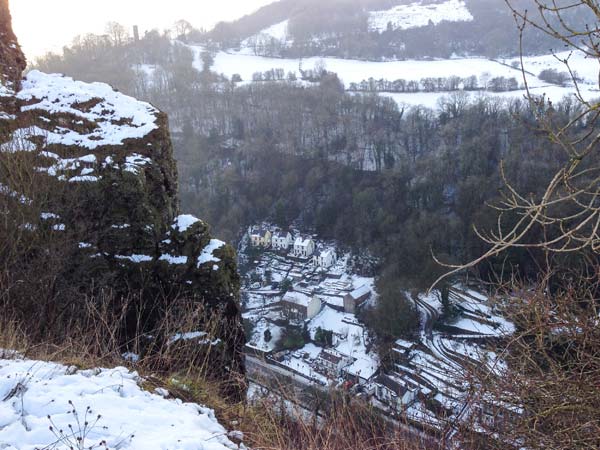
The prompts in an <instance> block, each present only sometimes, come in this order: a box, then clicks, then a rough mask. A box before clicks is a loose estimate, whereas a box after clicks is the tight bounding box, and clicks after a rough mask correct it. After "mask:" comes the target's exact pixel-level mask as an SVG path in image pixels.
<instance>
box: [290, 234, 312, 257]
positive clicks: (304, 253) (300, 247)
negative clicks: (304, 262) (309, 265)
mask: <svg viewBox="0 0 600 450" xmlns="http://www.w3.org/2000/svg"><path fill="white" fill-rule="evenodd" d="M314 252H315V241H313V240H312V239H311V238H309V237H302V236H298V237H297V238H296V240H295V241H294V256H297V257H300V258H309V257H311V256H312V255H313V253H314Z"/></svg>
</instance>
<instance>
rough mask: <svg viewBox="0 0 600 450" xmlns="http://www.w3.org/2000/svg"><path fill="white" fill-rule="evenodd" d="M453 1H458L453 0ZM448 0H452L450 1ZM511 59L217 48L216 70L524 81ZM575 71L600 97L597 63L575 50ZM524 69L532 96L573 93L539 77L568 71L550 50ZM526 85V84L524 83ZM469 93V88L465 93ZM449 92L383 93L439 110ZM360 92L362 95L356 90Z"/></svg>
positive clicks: (588, 92)
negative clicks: (301, 54)
mask: <svg viewBox="0 0 600 450" xmlns="http://www.w3.org/2000/svg"><path fill="white" fill-rule="evenodd" d="M452 1H455V0H452ZM448 3H449V2H448ZM192 49H194V50H195V53H196V55H197V57H196V60H195V63H194V64H195V65H196V66H197V67H198V68H202V61H201V59H200V57H199V55H200V53H201V51H202V48H201V47H192ZM557 56H559V57H560V58H565V57H566V56H567V54H566V53H564V52H563V53H559V54H557ZM512 62H514V61H513V60H506V61H494V60H490V59H486V58H480V57H471V58H466V57H462V58H451V59H438V60H428V61H424V60H404V61H385V62H381V61H360V60H352V59H340V58H332V57H325V58H319V57H312V58H304V59H282V58H269V57H263V56H255V55H252V54H249V53H247V52H246V53H228V52H223V51H222V52H219V53H217V55H216V57H215V63H214V66H213V70H214V71H215V72H218V73H222V74H224V75H226V76H228V77H231V76H232V75H233V74H236V73H237V74H240V75H241V77H242V78H243V79H244V80H251V79H252V75H253V74H254V73H255V72H265V71H268V70H271V69H277V68H282V69H284V71H285V72H286V73H288V72H293V73H295V74H296V76H298V77H300V72H299V69H300V67H302V68H303V69H304V70H306V69H310V68H312V67H314V66H315V65H317V63H323V64H324V65H325V67H326V69H327V70H328V71H330V72H335V73H337V74H338V76H339V77H340V79H341V80H342V81H343V82H344V84H345V86H346V88H348V87H349V86H350V84H351V83H360V82H361V81H363V80H368V79H369V78H373V79H375V80H380V79H385V80H389V81H395V80H398V79H404V80H407V81H419V80H421V79H422V78H438V77H440V76H443V77H450V76H457V77H461V78H468V77H471V76H475V77H476V78H477V79H478V80H479V81H480V82H481V84H483V82H484V81H485V80H486V79H487V80H489V79H492V78H495V77H505V78H515V79H516V80H517V82H518V83H519V85H523V74H522V72H521V70H520V69H519V68H514V67H512V66H511V65H510V64H511V63H512ZM570 63H571V65H572V68H573V70H575V71H577V72H578V73H579V75H580V76H582V77H584V79H585V81H586V83H587V84H582V86H580V87H581V90H582V95H583V97H584V99H586V100H592V99H594V98H597V97H600V91H598V86H597V84H596V85H594V84H592V82H594V80H596V81H595V83H597V76H598V75H597V73H598V69H599V67H598V64H596V63H595V62H594V61H591V60H589V59H586V58H585V56H584V55H583V54H581V53H574V54H573V55H572V56H571V58H570ZM524 66H525V68H526V70H530V71H531V72H532V73H533V74H534V75H528V76H527V82H528V85H529V87H530V88H531V93H532V94H534V95H542V94H546V95H547V96H548V97H550V99H551V100H552V101H554V102H558V101H560V100H562V98H563V97H564V96H572V95H573V94H574V93H575V89H574V87H573V86H564V87H563V86H556V85H549V84H548V83H547V82H544V81H542V80H540V79H538V78H537V75H538V74H539V72H540V71H541V70H543V69H544V68H557V69H558V70H561V71H564V70H565V67H564V65H563V64H562V63H560V62H559V61H557V60H556V58H554V57H553V56H552V55H543V56H534V57H526V58H524ZM521 87H522V86H521ZM465 93H466V92H465ZM449 94H451V93H450V92H417V93H380V95H383V96H386V97H389V98H391V99H393V100H394V101H396V103H398V104H399V105H422V106H425V107H428V108H431V109H437V107H438V104H439V101H440V99H442V98H443V97H447V96H448V95H449ZM466 94H467V95H469V96H470V97H471V98H476V97H477V96H480V95H487V96H491V97H497V98H500V99H515V98H516V99H523V98H524V97H525V95H526V94H527V92H526V91H525V90H524V89H520V90H515V91H510V92H498V93H495V92H487V93H480V92H473V93H466ZM357 95H361V94H358V93H357Z"/></svg>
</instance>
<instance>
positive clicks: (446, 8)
mask: <svg viewBox="0 0 600 450" xmlns="http://www.w3.org/2000/svg"><path fill="white" fill-rule="evenodd" d="M444 20H445V21H448V22H469V21H472V20H473V16H472V15H471V13H470V12H469V10H468V8H467V6H466V5H465V2H464V1H463V0H446V1H444V2H442V3H437V4H423V2H420V1H419V2H415V3H411V4H408V5H398V6H395V7H393V8H391V9H388V10H385V11H371V12H370V13H369V29H370V30H371V31H378V32H380V33H381V32H384V31H386V30H388V28H389V27H390V26H391V29H393V30H398V29H402V30H406V29H409V28H418V27H424V26H426V25H428V24H429V22H430V21H431V22H432V23H433V24H435V25H437V24H438V23H440V22H442V21H444Z"/></svg>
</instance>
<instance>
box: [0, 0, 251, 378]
mask: <svg viewBox="0 0 600 450" xmlns="http://www.w3.org/2000/svg"><path fill="white" fill-rule="evenodd" d="M24 61H25V59H24V57H23V54H22V53H21V51H20V49H19V46H18V43H17V42H16V39H15V37H14V34H13V32H12V30H11V26H10V16H9V13H8V2H7V0H0V153H4V155H18V154H27V155H29V156H31V161H32V164H33V165H34V169H35V173H37V174H41V175H40V176H42V177H43V180H44V183H48V184H49V186H50V189H49V191H50V192H55V193H56V195H54V196H52V198H51V199H49V202H48V203H47V204H46V205H45V210H44V211H43V212H42V219H43V222H44V224H45V225H46V226H47V227H48V228H49V229H50V230H52V231H54V232H60V233H63V234H65V235H68V237H69V238H68V239H66V240H65V242H66V244H65V245H66V247H67V248H64V249H63V250H64V252H65V254H67V255H69V256H68V260H69V263H68V264H67V265H66V266H65V268H64V270H62V271H61V274H60V284H62V285H63V286H64V287H65V288H68V289H69V290H71V291H76V292H77V293H78V294H79V295H81V297H86V298H94V297H95V296H97V295H98V293H99V292H105V291H107V290H109V291H110V292H111V293H112V295H113V297H114V298H116V299H117V300H118V299H121V301H122V304H123V305H124V304H127V305H128V306H127V307H128V308H129V309H130V310H129V311H127V315H128V317H129V320H128V321H126V325H125V328H126V329H125V333H124V337H123V339H122V340H123V345H124V350H127V349H126V348H125V347H126V343H127V342H128V340H129V339H132V338H133V337H134V336H139V335H140V334H143V333H152V332H153V331H154V330H155V329H156V327H157V326H158V324H159V323H160V322H161V321H162V320H163V319H164V315H165V314H166V311H169V312H170V313H172V312H173V311H174V310H175V311H176V310H180V311H185V310H189V309H191V308H194V307H198V306H201V307H202V308H203V310H204V314H202V315H201V316H198V318H197V319H196V320H197V326H196V330H193V331H197V334H196V336H201V335H202V336H205V335H204V332H205V331H204V329H205V328H206V327H209V326H210V328H211V333H210V335H211V340H210V342H209V343H207V342H204V341H206V339H204V341H202V342H200V341H198V342H197V345H209V346H211V347H215V348H216V350H218V351H215V348H213V349H211V351H210V355H211V356H210V357H211V358H212V359H213V361H211V363H210V364H209V366H210V367H212V371H213V372H214V374H215V376H219V377H222V376H223V375H226V374H227V373H229V374H231V373H239V374H243V369H244V366H243V358H242V352H241V350H242V348H243V345H244V333H243V327H242V322H241V316H240V311H239V307H238V302H239V279H238V275H237V268H236V264H235V255H234V251H233V249H232V248H231V247H229V246H228V245H226V244H225V243H223V242H220V241H218V240H216V239H213V238H212V237H211V235H210V232H209V227H208V226H207V225H206V224H205V223H204V222H203V221H201V220H199V219H197V218H195V217H192V216H189V215H181V213H180V211H179V205H178V201H177V195H178V192H177V169H176V163H175V160H174V158H173V149H172V144H171V139H170V135H169V131H168V121H167V117H166V116H165V115H164V114H163V113H161V112H160V111H158V110H157V109H156V108H154V107H153V106H152V105H150V104H147V103H143V102H139V101H137V100H135V99H133V98H131V97H128V96H125V95H123V94H120V93H118V92H116V91H114V90H113V89H112V88H111V87H110V86H108V85H106V84H102V83H92V84H87V83H82V82H78V81H74V80H73V79H71V78H67V77H63V76H61V75H48V74H44V73H41V72H37V71H32V72H30V73H28V74H27V75H26V76H25V77H24V78H23V79H22V76H21V74H22V71H23V70H24ZM1 176H2V172H1V171H0V177H1ZM0 182H3V183H4V189H0V195H2V193H3V192H4V193H5V194H6V192H11V193H13V194H11V195H14V192H15V188H14V187H13V186H7V183H8V181H7V180H2V179H0ZM1 186H3V184H0V187H1ZM132 293H140V295H138V296H136V297H135V298H136V299H137V300H135V301H134V302H131V298H132ZM126 302H127V303H126ZM117 303H118V301H117ZM121 306H122V305H119V304H117V305H113V307H114V308H116V309H118V308H119V307H121ZM182 331H190V330H182ZM165 339H169V337H168V336H167V337H165Z"/></svg>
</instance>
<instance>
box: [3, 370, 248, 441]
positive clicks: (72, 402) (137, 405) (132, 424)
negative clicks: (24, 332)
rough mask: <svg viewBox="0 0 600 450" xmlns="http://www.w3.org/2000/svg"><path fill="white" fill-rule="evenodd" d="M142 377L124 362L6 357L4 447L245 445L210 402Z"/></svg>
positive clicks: (4, 373) (4, 377)
mask: <svg viewBox="0 0 600 450" xmlns="http://www.w3.org/2000/svg"><path fill="white" fill-rule="evenodd" d="M140 381H141V380H140V378H139V377H138V376H137V374H136V373H135V372H129V371H128V370H127V369H124V368H116V369H93V370H81V371H78V370H76V369H75V368H73V367H66V366H63V365H60V364H54V363H46V362H40V361H30V360H23V359H15V360H6V359H0V399H2V400H1V401H0V449H5V450H34V449H63V448H64V449H68V448H81V449H83V448H86V449H87V448H95V449H105V448H110V449H120V450H166V449H170V450H227V449H230V450H233V449H238V448H239V447H238V446H237V445H235V444H233V442H231V441H230V440H229V439H228V437H227V436H228V433H227V430H225V428H223V427H222V426H221V425H219V423H218V422H217V420H216V418H215V415H214V413H213V411H212V410H209V409H207V408H203V407H201V406H199V405H196V404H191V403H183V402H181V401H180V400H172V399H167V398H164V397H165V396H168V393H167V392H166V391H164V390H159V391H160V392H158V393H150V392H147V391H144V390H142V388H141V387H140V386H139V384H138V383H139V382H140ZM159 394H160V395H159ZM86 423H87V425H86ZM78 438H82V440H81V441H78Z"/></svg>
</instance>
